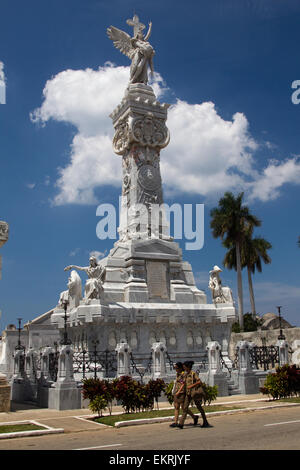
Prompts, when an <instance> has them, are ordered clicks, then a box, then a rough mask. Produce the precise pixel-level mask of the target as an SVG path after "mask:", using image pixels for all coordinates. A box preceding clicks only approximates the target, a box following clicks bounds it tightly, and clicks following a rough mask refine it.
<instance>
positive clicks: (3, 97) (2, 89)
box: [0, 61, 6, 104]
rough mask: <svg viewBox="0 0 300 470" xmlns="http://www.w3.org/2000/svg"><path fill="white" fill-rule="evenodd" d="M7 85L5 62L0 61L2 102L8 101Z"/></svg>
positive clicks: (0, 99) (0, 98)
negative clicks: (6, 94)
mask: <svg viewBox="0 0 300 470" xmlns="http://www.w3.org/2000/svg"><path fill="white" fill-rule="evenodd" d="M5 91H6V85H5V74H4V63H3V62H1V61H0V104H5V102H6V96H5Z"/></svg>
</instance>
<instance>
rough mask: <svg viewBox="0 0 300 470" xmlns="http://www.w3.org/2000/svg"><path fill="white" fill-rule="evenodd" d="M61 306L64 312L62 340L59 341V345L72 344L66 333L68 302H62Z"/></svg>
mask: <svg viewBox="0 0 300 470" xmlns="http://www.w3.org/2000/svg"><path fill="white" fill-rule="evenodd" d="M62 304H63V308H64V311H65V315H64V336H63V339H62V340H61V341H60V344H72V341H71V340H70V339H69V338H68V332H67V318H68V317H67V308H68V305H69V302H68V300H64V301H63V302H62Z"/></svg>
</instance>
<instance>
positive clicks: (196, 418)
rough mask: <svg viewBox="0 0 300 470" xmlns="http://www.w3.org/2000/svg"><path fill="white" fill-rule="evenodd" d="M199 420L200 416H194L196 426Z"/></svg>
mask: <svg viewBox="0 0 300 470" xmlns="http://www.w3.org/2000/svg"><path fill="white" fill-rule="evenodd" d="M198 420H199V416H195V418H194V426H197V424H198Z"/></svg>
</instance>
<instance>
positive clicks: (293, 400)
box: [274, 397, 300, 403]
mask: <svg viewBox="0 0 300 470" xmlns="http://www.w3.org/2000/svg"><path fill="white" fill-rule="evenodd" d="M274 401H276V402H278V401H279V402H284V403H300V397H289V398H280V399H279V400H274Z"/></svg>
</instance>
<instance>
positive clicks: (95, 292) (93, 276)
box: [65, 256, 105, 304]
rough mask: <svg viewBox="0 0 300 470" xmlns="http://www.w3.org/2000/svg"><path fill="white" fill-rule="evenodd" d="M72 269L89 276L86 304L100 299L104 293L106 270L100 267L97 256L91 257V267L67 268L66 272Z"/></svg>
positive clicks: (86, 288) (86, 284)
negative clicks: (103, 285)
mask: <svg viewBox="0 0 300 470" xmlns="http://www.w3.org/2000/svg"><path fill="white" fill-rule="evenodd" d="M70 269H77V270H79V271H84V272H86V274H87V275H88V280H87V281H86V283H85V289H84V290H85V296H84V299H85V302H86V303H87V304H88V303H89V301H90V300H91V299H100V295H101V292H102V283H103V280H104V276H105V268H104V267H102V266H100V265H99V264H98V262H97V258H96V257H95V256H91V257H90V265H89V266H73V265H71V266H67V267H66V268H65V271H68V270H70Z"/></svg>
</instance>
